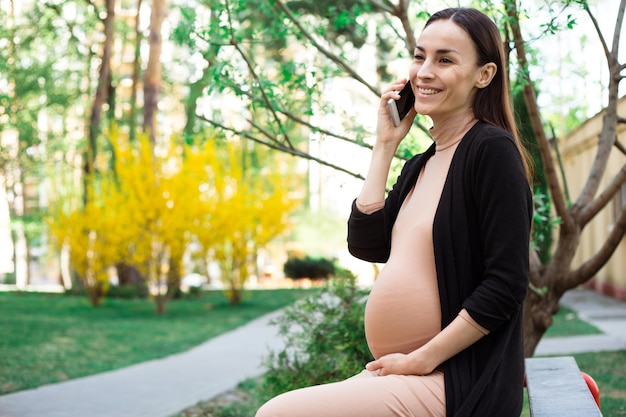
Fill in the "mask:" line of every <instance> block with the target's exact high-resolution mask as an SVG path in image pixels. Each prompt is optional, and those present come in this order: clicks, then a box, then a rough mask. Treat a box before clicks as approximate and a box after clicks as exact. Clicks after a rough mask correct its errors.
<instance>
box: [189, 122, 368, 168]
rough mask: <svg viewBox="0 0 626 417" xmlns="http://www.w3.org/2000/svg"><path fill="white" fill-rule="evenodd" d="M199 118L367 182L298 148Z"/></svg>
mask: <svg viewBox="0 0 626 417" xmlns="http://www.w3.org/2000/svg"><path fill="white" fill-rule="evenodd" d="M198 117H199V118H200V119H202V120H204V121H205V122H207V123H209V124H211V125H213V126H215V127H218V128H220V129H222V130H224V131H228V132H231V133H233V134H235V135H238V136H241V137H243V138H246V139H249V140H251V141H253V142H256V143H259V144H261V145H264V146H267V147H269V148H271V149H274V150H277V151H280V152H284V153H287V154H289V155H294V156H298V157H300V158H304V159H308V160H309V161H314V162H317V163H318V164H320V165H323V166H327V167H329V168H332V169H334V170H336V171H339V172H343V173H345V174H348V175H350V176H352V177H354V178H357V179H360V180H365V178H364V177H363V176H362V175H361V174H357V173H356V172H352V171H350V170H348V169H345V168H343V167H340V166H338V165H335V164H331V163H330V162H328V161H325V160H323V159H319V158H316V157H314V156H312V155H310V154H308V153H306V152H303V151H301V150H299V149H297V148H289V147H286V146H284V145H282V144H280V143H278V142H273V143H272V142H266V141H264V140H262V139H259V138H257V137H255V136H253V135H251V134H250V133H248V132H244V131H238V130H236V129H233V128H231V127H228V126H225V125H223V124H221V123H218V122H216V121H214V120H211V119H207V118H206V117H204V116H200V115H198Z"/></svg>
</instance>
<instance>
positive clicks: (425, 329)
mask: <svg viewBox="0 0 626 417" xmlns="http://www.w3.org/2000/svg"><path fill="white" fill-rule="evenodd" d="M415 272H416V271H415V270H414V271H413V273H407V268H406V267H404V268H395V267H394V265H392V264H387V265H386V266H385V268H384V269H383V271H381V273H380V275H379V277H378V279H377V280H376V282H375V284H374V287H373V288H372V291H371V293H370V296H369V298H368V301H367V304H366V307H365V336H366V338H367V343H368V345H369V348H370V351H371V352H372V355H373V356H374V358H379V357H381V356H383V355H387V354H389V353H409V352H411V351H413V350H415V349H417V348H419V347H420V346H422V345H424V344H425V343H426V342H428V341H429V340H430V339H431V338H433V337H434V336H435V335H436V334H437V333H439V331H440V330H441V307H440V304H439V291H438V288H437V281H436V278H435V277H433V276H430V275H432V274H420V273H419V272H420V271H418V272H417V273H415ZM421 272H424V271H421ZM420 275H421V276H420Z"/></svg>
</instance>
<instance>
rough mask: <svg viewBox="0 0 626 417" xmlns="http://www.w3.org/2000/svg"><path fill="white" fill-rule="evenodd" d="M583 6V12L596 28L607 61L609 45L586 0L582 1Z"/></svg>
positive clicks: (609, 53)
mask: <svg viewBox="0 0 626 417" xmlns="http://www.w3.org/2000/svg"><path fill="white" fill-rule="evenodd" d="M583 7H584V9H585V12H587V15H589V18H590V19H591V22H592V23H593V27H594V28H595V29H596V33H597V34H598V38H599V39H600V43H601V44H602V49H603V50H604V56H606V58H607V61H609V57H610V56H611V52H610V51H609V46H608V45H607V43H606V40H605V39H604V36H602V31H601V30H600V25H599V24H598V19H596V17H595V16H594V15H593V13H591V10H590V9H589V5H588V4H587V2H585V3H584V6H583ZM609 62H610V61H609Z"/></svg>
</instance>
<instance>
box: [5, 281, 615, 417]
mask: <svg viewBox="0 0 626 417" xmlns="http://www.w3.org/2000/svg"><path fill="white" fill-rule="evenodd" d="M562 302H563V303H564V304H565V305H567V306H568V307H570V308H572V309H574V310H575V311H577V312H578V314H579V315H580V317H581V318H583V319H584V320H587V321H589V322H591V323H592V324H593V325H595V326H596V327H598V328H599V329H601V330H602V331H603V332H604V334H602V335H592V336H576V337H571V338H550V339H543V340H542V341H541V343H540V344H539V346H538V348H537V354H571V353H578V352H588V351H606V350H621V349H626V302H621V301H616V300H613V299H610V298H607V297H603V296H601V295H598V294H596V293H593V292H590V291H587V290H573V291H570V292H569V293H568V294H566V295H565V297H564V298H563V300H562ZM276 314H279V313H272V314H270V315H268V316H264V317H262V318H260V319H258V320H255V321H254V322H252V323H249V324H247V325H245V326H243V327H241V328H239V329H237V330H234V331H232V332H230V333H227V334H225V335H222V336H219V337H216V338H214V339H211V340H209V341H208V342H206V343H204V344H202V345H200V346H198V347H196V348H194V349H191V350H189V351H187V352H185V353H181V354H177V355H173V356H169V357H167V358H165V359H159V360H154V361H150V362H146V363H142V364H139V365H135V366H131V367H128V368H123V369H120V370H117V371H111V372H106V373H103V374H98V375H94V376H90V377H85V378H79V379H75V380H71V381H67V382H62V383H58V384H51V385H46V386H43V387H40V388H37V389H33V390H27V391H21V392H17V393H14V394H9V395H5V396H0V417H170V416H172V415H174V414H176V413H178V412H180V411H182V410H183V409H185V408H187V407H189V406H191V405H194V404H196V403H198V402H199V401H204V400H208V399H211V398H213V397H215V396H216V395H218V394H220V393H222V392H224V391H226V390H229V389H231V388H233V387H234V386H236V385H237V383H238V382H239V381H242V380H244V379H246V378H248V377H252V376H257V375H260V374H262V372H263V370H262V369H261V366H260V363H261V362H260V361H261V358H262V357H263V356H264V355H266V354H267V352H268V349H272V350H279V349H281V347H282V342H281V341H280V340H279V339H278V338H277V337H276V332H277V329H276V328H275V327H274V326H270V325H269V324H268V321H269V320H270V319H271V318H272V317H274V316H275V315H276Z"/></svg>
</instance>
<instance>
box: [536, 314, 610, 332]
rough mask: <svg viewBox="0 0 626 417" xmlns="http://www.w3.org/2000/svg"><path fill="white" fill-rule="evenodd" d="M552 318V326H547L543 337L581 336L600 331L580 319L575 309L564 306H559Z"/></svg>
mask: <svg viewBox="0 0 626 417" xmlns="http://www.w3.org/2000/svg"><path fill="white" fill-rule="evenodd" d="M552 320H553V322H552V326H550V327H549V328H548V331H546V333H545V335H544V337H563V336H574V335H576V336H581V335H591V334H601V333H602V332H601V331H600V330H599V329H598V328H597V327H595V326H594V325H592V324H590V323H588V322H586V321H583V320H581V319H580V318H579V317H578V314H577V313H576V312H575V311H573V310H571V309H569V308H567V307H565V306H561V308H560V309H559V312H558V313H557V314H556V315H554V316H553V317H552Z"/></svg>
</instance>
